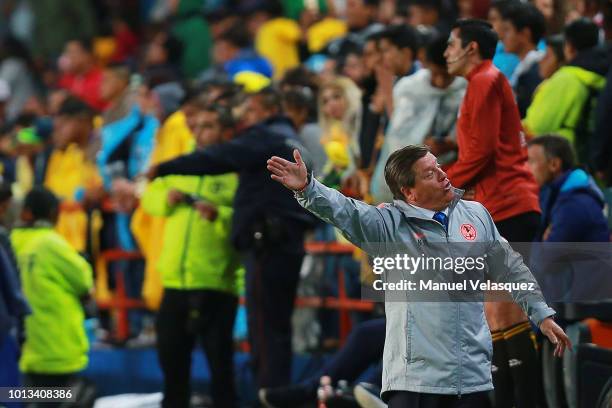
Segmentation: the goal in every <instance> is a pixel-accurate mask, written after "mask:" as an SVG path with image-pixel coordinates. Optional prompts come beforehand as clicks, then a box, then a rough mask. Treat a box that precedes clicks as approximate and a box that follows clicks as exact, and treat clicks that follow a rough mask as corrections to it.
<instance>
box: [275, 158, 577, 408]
mask: <svg viewBox="0 0 612 408" xmlns="http://www.w3.org/2000/svg"><path fill="white" fill-rule="evenodd" d="M294 158H295V161H296V162H295V163H292V162H289V161H287V160H285V159H282V158H279V157H272V158H271V159H270V160H268V170H269V171H270V172H271V173H272V176H271V177H272V179H274V180H276V181H278V182H280V183H282V184H283V185H284V186H285V187H287V188H289V189H291V190H293V191H295V194H296V197H297V199H298V201H299V202H300V204H301V205H302V206H304V207H305V208H306V209H308V210H309V211H311V212H312V213H314V214H316V215H317V216H318V217H320V218H321V219H323V220H324V221H326V222H329V223H331V224H333V225H334V226H335V227H337V228H338V229H340V230H341V231H342V232H343V234H344V235H345V236H346V237H347V238H348V239H349V240H350V241H351V242H352V243H354V244H355V245H357V246H359V247H361V248H364V250H366V251H367V252H368V253H369V254H370V255H371V256H374V257H380V256H381V255H388V254H389V248H390V247H393V244H401V245H403V246H404V248H405V249H404V250H405V251H406V252H408V254H409V255H410V256H411V257H418V256H420V254H421V253H423V252H425V253H428V255H431V253H432V251H431V248H439V249H436V251H438V252H436V255H445V256H447V257H448V256H450V257H451V258H455V259H458V258H460V257H463V258H465V256H466V255H469V256H473V257H478V256H482V257H484V258H485V259H486V273H487V274H488V276H489V277H490V278H492V280H493V281H495V282H501V283H504V284H512V285H517V287H518V286H521V289H513V290H512V291H511V293H510V295H511V296H512V299H513V300H514V301H515V302H516V303H518V304H519V305H520V306H521V308H522V309H523V310H524V311H525V313H526V314H527V315H528V316H529V318H530V319H531V321H532V322H533V323H535V324H536V325H537V326H538V327H539V328H540V330H541V331H542V333H544V334H545V335H546V336H547V337H548V338H549V339H550V341H551V342H553V343H554V344H556V348H555V355H557V356H561V355H562V354H563V351H564V349H565V348H566V347H571V344H570V342H569V339H568V338H567V336H566V335H565V333H564V332H563V330H562V329H561V328H560V327H559V326H558V325H557V324H556V323H555V322H554V321H553V319H552V316H553V315H554V314H555V312H554V310H553V309H551V308H550V307H548V306H547V305H546V302H545V301H544V298H543V297H542V295H541V293H540V291H539V288H538V285H537V282H536V281H535V279H534V278H533V276H532V275H531V272H530V271H529V269H528V268H527V267H526V266H525V264H524V263H523V260H522V258H521V256H520V255H518V254H517V253H516V252H514V251H513V250H512V248H511V247H510V245H509V244H508V242H507V241H506V240H504V239H503V238H502V237H501V236H500V235H499V232H498V231H497V229H496V228H495V224H494V222H493V220H492V218H491V215H490V214H489V213H488V211H487V210H486V209H485V208H484V207H483V206H482V205H481V204H480V203H477V202H474V201H465V200H462V199H461V196H462V194H463V191H462V190H459V189H455V188H453V187H452V186H451V184H450V182H449V180H448V178H447V177H446V174H445V173H444V171H442V169H441V168H440V166H439V164H438V162H437V159H436V157H435V156H434V155H433V154H431V153H430V152H429V150H428V149H427V148H426V147H423V146H407V147H404V148H402V149H400V150H397V151H396V152H394V153H393V154H392V155H391V156H390V157H389V159H388V161H387V164H386V168H385V180H386V182H387V184H388V185H389V188H390V190H391V192H392V193H393V196H394V201H393V203H392V204H386V205H382V206H378V207H374V206H370V205H367V204H365V203H363V202H360V201H357V200H353V199H350V198H347V197H345V196H343V195H342V194H341V193H339V192H338V191H336V190H333V189H330V188H327V187H325V186H323V185H322V184H320V183H319V182H318V181H316V180H315V179H314V178H312V177H311V176H310V175H309V174H308V172H307V169H306V166H305V165H304V162H303V161H302V158H301V156H300V153H299V152H298V151H297V150H296V151H294ZM428 247H429V248H428ZM454 272H455V273H460V272H459V271H458V270H457V269H456V268H455V269H454ZM413 273H416V274H421V276H424V274H429V275H428V277H431V276H434V275H435V273H432V271H429V270H424V269H423V268H421V269H420V270H418V271H413ZM413 276H418V275H413ZM384 277H385V280H386V281H387V282H388V281H389V280H390V279H389V277H390V275H389V274H385V275H384ZM395 278H396V277H395ZM394 280H395V279H394ZM468 287H469V285H468ZM523 287H524V288H528V287H529V288H533V289H532V290H524V289H522V288H523ZM389 292H391V291H389V290H387V291H386V292H385V298H386V302H385V311H386V315H387V329H386V330H387V331H386V338H385V349H384V354H383V381H382V386H383V388H382V398H383V399H384V400H385V401H387V402H388V405H389V407H390V408H399V407H412V406H419V407H442V406H443V407H453V408H456V407H470V408H472V407H487V406H488V397H487V391H489V390H491V389H492V388H493V384H492V381H491V355H492V343H491V335H490V331H489V327H488V326H487V322H486V319H485V315H484V310H483V303H482V301H477V300H472V298H470V301H467V300H465V299H467V298H464V301H458V300H460V299H461V293H459V292H457V293H450V291H449V292H447V298H448V299H453V300H454V301H441V302H437V301H436V302H424V301H419V300H418V299H416V298H415V297H412V295H411V294H409V293H408V291H406V290H404V291H403V293H402V292H401V291H399V292H400V293H393V295H394V296H393V298H392V297H390V296H389V295H390V293H389ZM398 294H399V295H400V297H401V295H404V299H405V300H404V301H398V299H399V298H398ZM438 296H439V295H438ZM391 298H392V300H389V299H391Z"/></svg>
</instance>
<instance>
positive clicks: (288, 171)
mask: <svg viewBox="0 0 612 408" xmlns="http://www.w3.org/2000/svg"><path fill="white" fill-rule="evenodd" d="M293 158H294V159H295V163H292V162H290V161H289V160H285V159H283V158H281V157H277V156H273V157H272V158H270V160H268V166H267V167H268V170H269V171H270V173H272V175H271V176H270V177H272V180H275V181H278V182H279V183H281V184H282V185H283V186H285V187H287V188H288V189H290V190H294V191H301V190H303V189H305V188H306V184H307V181H308V176H307V171H306V165H305V164H304V161H303V160H302V155H300V152H299V151H298V150H297V149H295V150H293Z"/></svg>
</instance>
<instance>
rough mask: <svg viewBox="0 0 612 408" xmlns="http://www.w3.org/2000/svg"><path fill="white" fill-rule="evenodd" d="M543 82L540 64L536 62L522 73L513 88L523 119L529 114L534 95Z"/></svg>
mask: <svg viewBox="0 0 612 408" xmlns="http://www.w3.org/2000/svg"><path fill="white" fill-rule="evenodd" d="M540 82H542V77H541V76H540V72H539V66H538V62H537V61H536V62H534V63H532V64H531V66H530V67H529V68H528V69H527V70H525V71H524V72H522V73H521V74H520V75H519V76H518V78H517V80H516V84H514V86H513V90H514V94H515V95H516V104H517V105H518V108H519V113H520V115H521V118H524V117H525V115H526V114H527V108H528V107H529V105H530V104H531V98H532V97H533V93H534V91H535V90H536V88H537V87H538V85H540Z"/></svg>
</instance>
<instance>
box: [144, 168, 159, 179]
mask: <svg viewBox="0 0 612 408" xmlns="http://www.w3.org/2000/svg"><path fill="white" fill-rule="evenodd" d="M145 177H146V178H147V180H153V179H154V178H155V177H157V165H153V166H151V167H149V170H147V172H146V173H145Z"/></svg>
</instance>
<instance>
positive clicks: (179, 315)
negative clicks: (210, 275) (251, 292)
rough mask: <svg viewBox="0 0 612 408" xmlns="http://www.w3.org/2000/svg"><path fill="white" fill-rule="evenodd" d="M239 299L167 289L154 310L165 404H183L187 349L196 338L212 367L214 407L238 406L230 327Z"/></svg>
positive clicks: (187, 392) (187, 393) (178, 407)
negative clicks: (158, 306) (160, 302)
mask: <svg viewBox="0 0 612 408" xmlns="http://www.w3.org/2000/svg"><path fill="white" fill-rule="evenodd" d="M237 305H238V298H237V297H236V296H234V295H231V294H229V293H225V292H221V291H216V290H173V289H166V290H165V292H164V298H163V300H162V304H161V307H160V309H159V312H158V315H157V324H156V331H157V354H158V357H159V362H160V365H161V369H162V371H163V373H164V400H163V403H162V406H163V407H164V408H183V407H184V408H187V407H189V400H190V397H191V385H190V376H191V352H192V351H193V348H194V346H195V343H196V340H200V341H201V344H202V346H203V348H204V352H205V353H206V358H207V360H208V365H209V367H210V372H211V377H212V378H211V381H212V382H211V394H212V399H213V402H214V404H215V408H228V407H229V408H232V407H235V406H236V391H235V386H234V358H233V357H234V343H233V328H234V320H235V318H236V308H237Z"/></svg>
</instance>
